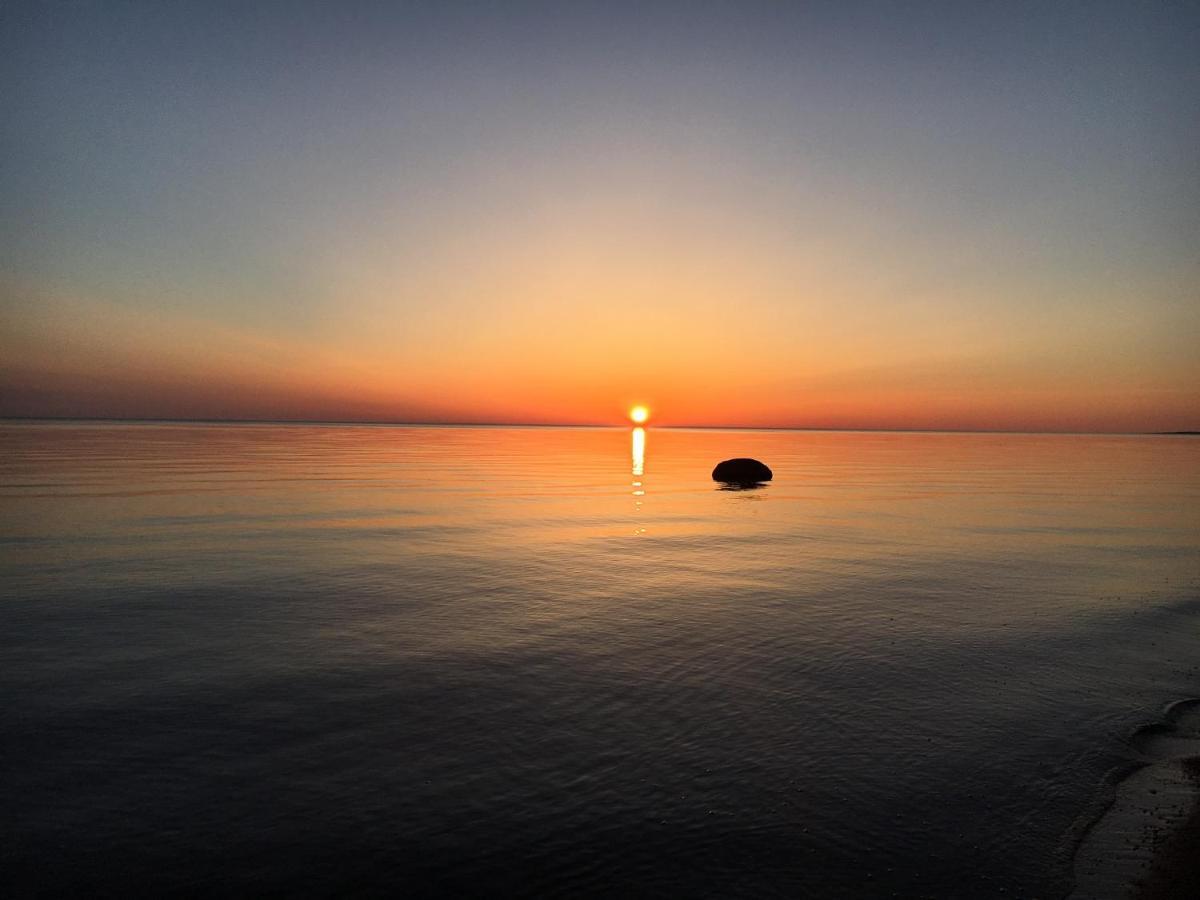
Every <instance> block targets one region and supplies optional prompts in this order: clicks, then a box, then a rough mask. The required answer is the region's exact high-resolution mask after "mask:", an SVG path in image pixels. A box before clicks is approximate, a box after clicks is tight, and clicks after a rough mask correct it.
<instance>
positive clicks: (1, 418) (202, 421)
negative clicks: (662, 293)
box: [0, 415, 1200, 436]
mask: <svg viewBox="0 0 1200 900" xmlns="http://www.w3.org/2000/svg"><path fill="white" fill-rule="evenodd" d="M0 422H123V423H126V424H194V425H373V426H379V427H390V428H648V427H653V428H661V429H678V430H681V431H849V432H868V433H885V434H886V433H896V434H1063V435H1113V436H1121V435H1125V436H1139V435H1143V436H1145V435H1151V436H1171V435H1176V436H1186V435H1200V431H1191V430H1182V431H1045V430H1034V429H1012V428H885V427H878V426H862V427H854V426H822V425H691V424H674V425H671V424H668V425H653V426H651V425H648V424H645V423H643V424H641V425H636V424H634V423H629V424H628V425H626V424H617V423H605V422H576V423H563V422H471V421H462V422H458V421H456V422H444V421H443V422H438V421H401V420H395V419H240V418H210V417H200V418H186V417H185V418H180V417H160V416H10V415H0Z"/></svg>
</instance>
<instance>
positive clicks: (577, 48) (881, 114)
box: [0, 2, 1200, 431]
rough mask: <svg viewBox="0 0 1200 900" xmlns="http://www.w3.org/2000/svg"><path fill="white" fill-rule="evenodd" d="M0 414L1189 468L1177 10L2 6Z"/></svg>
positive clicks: (1194, 74) (1197, 416) (1194, 259)
mask: <svg viewBox="0 0 1200 900" xmlns="http://www.w3.org/2000/svg"><path fill="white" fill-rule="evenodd" d="M0 60H2V61H0V77H2V79H3V82H2V83H3V84H4V85H5V88H4V90H3V91H2V92H0V112H2V114H3V117H4V122H5V126H4V128H3V130H2V133H0V141H2V144H0V146H2V147H3V154H2V158H3V165H2V166H0V196H2V198H3V200H2V202H0V235H2V241H0V414H2V415H9V416H23V415H54V416H122V417H203V418H226V417H228V418H269V419H279V418H302V419H331V420H355V419H367V420H387V421H433V422H436V421H466V422H546V423H608V422H620V421H623V420H624V418H625V414H626V411H627V410H628V408H629V407H630V405H632V404H633V403H637V402H644V403H645V404H646V405H648V406H649V407H650V409H651V410H652V411H653V421H654V422H655V423H656V424H704V425H775V426H805V427H864V428H865V427H888V428H891V427H899V428H964V429H973V428H983V429H1037V430H1068V431H1072V430H1102V431H1125V430H1178V429H1196V428H1200V6H1197V5H1196V4H1194V3H1178V4H1176V3H1169V2H1162V3H1149V4H1143V3H1136V4H1135V3H1128V4H1123V3H1103V2H1089V3H1071V2H1062V3H1045V2H1039V3H1031V4H1027V5H1026V4H1020V3H1010V2H1005V3H987V4H968V3H908V4H905V3H849V2H831V3H799V2H797V3H759V4H755V3H732V2H730V3H713V4H708V3H699V2H696V3H678V4H655V3H644V4H643V3H636V4H632V3H631V4H617V3H612V2H605V3H595V4H578V3H546V4H523V3H522V4H518V3H511V4H507V3H450V2H442V3H382V2H381V3H352V2H347V3H336V2H329V3H302V2H289V3H279V4H271V3H229V4H224V3H216V2H209V3H200V2H197V3H186V4H185V3H173V2H147V3H118V2H109V3H99V2H96V3H87V2H80V3H22V2H16V3H7V4H5V5H4V6H3V8H2V9H0Z"/></svg>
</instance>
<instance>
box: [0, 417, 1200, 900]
mask: <svg viewBox="0 0 1200 900" xmlns="http://www.w3.org/2000/svg"><path fill="white" fill-rule="evenodd" d="M640 442H641V444H642V447H641V453H640V454H639V453H638V452H637V451H638V443H639V435H637V434H631V432H630V431H629V430H622V429H592V430H588V429H534V428H528V429H516V428H514V429H498V428H399V427H370V426H361V427H351V426H300V425H296V426H276V425H228V426H225V425H201V424H198V425H181V424H158V425H147V424H129V425H120V424H70V423H62V424H43V425H37V424H29V423H12V424H7V425H3V426H0V475H2V479H0V481H2V485H3V486H2V494H3V504H2V505H0V574H2V575H3V580H2V582H0V584H2V587H0V590H2V591H3V599H2V603H0V687H2V688H3V691H4V694H3V695H4V697H5V698H6V703H5V704H4V713H3V715H4V723H3V729H2V736H0V740H2V742H3V744H2V747H3V751H2V756H3V761H4V763H3V771H2V774H0V790H2V792H3V796H4V797H6V806H7V810H8V814H7V815H6V816H4V817H3V824H0V839H2V840H0V848H2V849H0V887H3V888H7V890H6V891H5V892H6V893H10V892H11V891H12V889H17V890H19V891H22V892H29V891H31V890H38V889H40V890H43V891H45V892H47V893H53V892H61V891H64V890H76V891H80V890H85V889H86V890H90V891H100V892H104V893H121V892H124V891H126V890H128V889H130V888H131V887H132V886H135V885H136V886H139V887H140V888H141V890H142V891H143V892H145V891H147V890H153V891H187V892H190V893H197V892H199V893H229V892H239V893H250V892H254V893H284V892H286V893H290V894H328V893H335V892H336V893H339V894H347V893H379V894H382V893H389V894H390V893H397V892H399V893H402V894H404V895H408V896H412V895H422V894H447V893H458V894H469V895H480V894H487V895H498V894H505V893H516V894H527V895H545V894H569V895H573V896H578V895H589V894H592V895H598V894H604V895H613V894H621V895H629V894H633V895H651V894H656V895H662V894H671V895H711V896H730V895H743V896H753V897H762V896H798V895H805V894H813V895H820V896H876V895H877V896H890V895H891V894H893V893H898V894H902V895H905V896H973V897H988V896H1000V895H1001V893H1002V892H1003V894H1004V896H1010V897H1011V896H1014V895H1018V896H1043V897H1045V896H1054V895H1056V894H1061V893H1064V892H1065V891H1066V890H1068V889H1069V888H1070V877H1071V852H1072V850H1073V848H1074V845H1075V842H1076V841H1077V838H1078V836H1079V834H1080V832H1081V829H1082V827H1083V825H1084V824H1086V822H1087V821H1088V817H1089V816H1091V815H1093V814H1094V813H1095V812H1096V811H1097V809H1098V808H1099V807H1100V806H1101V805H1102V804H1103V802H1104V799H1105V795H1106V791H1108V790H1111V789H1109V788H1106V786H1105V779H1106V776H1107V775H1108V774H1109V773H1110V772H1112V771H1113V770H1114V768H1116V767H1119V766H1121V765H1123V764H1124V763H1126V762H1127V761H1128V760H1129V759H1131V758H1132V756H1133V755H1134V753H1135V751H1134V749H1133V748H1131V745H1130V742H1129V740H1128V736H1129V735H1130V734H1131V733H1132V732H1133V730H1134V728H1135V727H1136V726H1137V725H1139V724H1142V723H1145V722H1147V721H1150V720H1153V719H1154V718H1155V717H1157V716H1158V715H1159V714H1160V712H1161V710H1162V708H1163V707H1164V706H1165V705H1166V704H1168V703H1169V702H1171V701H1174V700H1177V699H1179V698H1181V697H1185V696H1193V695H1196V694H1197V693H1200V668H1198V666H1200V641H1197V637H1200V587H1198V586H1200V441H1197V440H1196V439H1191V438H1186V437H1100V436H1042V435H982V434H979V435H956V434H880V433H834V432H828V433H822V432H749V431H726V432H721V431H673V430H655V429H650V430H648V431H647V432H645V433H642V434H641V435H640ZM740 455H746V456H756V457H758V458H761V459H763V460H765V461H766V462H768V463H769V464H770V466H771V467H772V468H773V469H774V471H775V480H774V482H772V483H771V484H770V485H769V486H767V487H765V488H762V489H760V490H753V491H722V490H717V489H716V486H715V485H714V484H713V483H712V482H711V481H710V480H709V471H710V469H711V468H712V465H713V464H714V463H715V462H716V461H717V460H719V459H722V458H725V457H729V456H740ZM635 472H637V473H640V474H635Z"/></svg>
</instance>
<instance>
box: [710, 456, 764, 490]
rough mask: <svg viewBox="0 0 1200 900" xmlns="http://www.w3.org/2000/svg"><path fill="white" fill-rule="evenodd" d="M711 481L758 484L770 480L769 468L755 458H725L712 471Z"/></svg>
mask: <svg viewBox="0 0 1200 900" xmlns="http://www.w3.org/2000/svg"><path fill="white" fill-rule="evenodd" d="M712 477H713V481H723V482H725V484H760V483H762V482H764V481H770V480H771V470H770V469H769V468H767V466H766V465H764V464H763V463H760V462H759V461H758V460H757V459H746V458H745V457H738V458H737V459H726V460H723V461H722V462H719V463H717V467H716V468H715V469H713V471H712Z"/></svg>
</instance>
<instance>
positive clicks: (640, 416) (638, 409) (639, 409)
mask: <svg viewBox="0 0 1200 900" xmlns="http://www.w3.org/2000/svg"><path fill="white" fill-rule="evenodd" d="M629 418H630V420H631V421H632V422H634V423H635V424H638V425H641V424H642V423H643V422H645V421H646V420H647V419H649V418H650V410H648V409H646V407H644V406H635V407H634V408H633V409H631V410H629Z"/></svg>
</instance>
